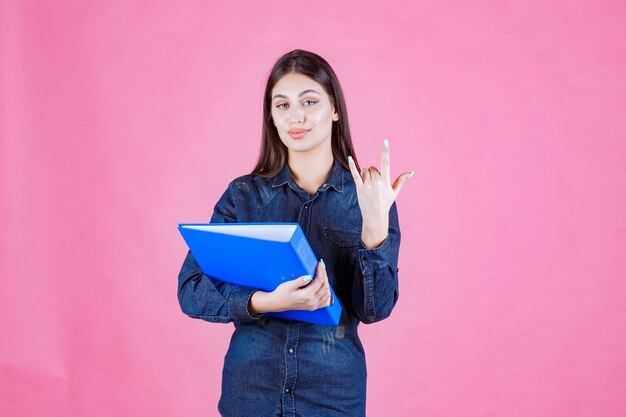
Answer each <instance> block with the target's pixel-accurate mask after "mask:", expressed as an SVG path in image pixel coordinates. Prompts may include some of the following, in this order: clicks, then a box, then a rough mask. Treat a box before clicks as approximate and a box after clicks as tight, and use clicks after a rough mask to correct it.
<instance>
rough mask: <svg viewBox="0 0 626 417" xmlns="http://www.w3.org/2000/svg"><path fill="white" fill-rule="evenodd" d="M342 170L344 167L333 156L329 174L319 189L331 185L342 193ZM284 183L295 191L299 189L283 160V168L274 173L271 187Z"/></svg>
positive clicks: (322, 189)
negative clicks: (276, 173)
mask: <svg viewBox="0 0 626 417" xmlns="http://www.w3.org/2000/svg"><path fill="white" fill-rule="evenodd" d="M344 170H345V168H344V167H343V166H342V165H341V164H340V163H339V161H338V160H337V158H334V161H333V167H332V169H331V171H330V175H329V176H328V178H327V179H326V181H325V182H324V184H323V185H322V186H321V187H320V190H321V191H326V190H327V189H328V188H329V187H333V188H334V189H335V190H337V191H338V192H340V193H342V192H343V181H344V178H343V176H344ZM284 184H289V186H290V187H291V188H293V189H294V190H296V191H297V190H298V189H299V187H298V186H297V185H296V181H295V180H294V179H293V176H292V175H291V170H290V169H289V164H288V163H287V162H285V165H283V168H282V169H281V170H280V172H279V173H278V175H276V177H275V179H274V183H273V184H272V187H273V188H276V187H280V186H281V185H284Z"/></svg>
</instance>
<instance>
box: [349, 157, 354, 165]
mask: <svg viewBox="0 0 626 417" xmlns="http://www.w3.org/2000/svg"><path fill="white" fill-rule="evenodd" d="M348 163H349V164H353V163H354V161H353V160H352V155H348Z"/></svg>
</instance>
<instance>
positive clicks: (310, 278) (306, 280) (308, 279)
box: [303, 275, 313, 282]
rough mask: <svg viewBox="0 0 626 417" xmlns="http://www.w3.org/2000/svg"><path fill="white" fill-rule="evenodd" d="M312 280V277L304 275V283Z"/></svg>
mask: <svg viewBox="0 0 626 417" xmlns="http://www.w3.org/2000/svg"><path fill="white" fill-rule="evenodd" d="M312 279H313V277H312V276H311V275H305V276H304V278H303V280H304V282H311V280H312Z"/></svg>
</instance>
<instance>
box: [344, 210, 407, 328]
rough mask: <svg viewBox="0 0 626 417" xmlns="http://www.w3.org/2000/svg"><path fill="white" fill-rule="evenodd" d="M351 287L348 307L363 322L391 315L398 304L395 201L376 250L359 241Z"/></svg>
mask: <svg viewBox="0 0 626 417" xmlns="http://www.w3.org/2000/svg"><path fill="white" fill-rule="evenodd" d="M357 251H358V252H357V260H358V262H357V265H356V268H355V277H354V281H353V282H354V284H353V286H352V307H353V309H354V311H355V313H356V316H357V317H358V318H359V320H360V321H361V322H363V323H374V322H377V321H380V320H383V319H385V318H387V317H389V315H390V314H391V311H392V310H393V308H394V307H395V305H396V303H397V301H398V296H399V294H398V254H399V252H400V225H399V222H398V209H397V206H396V202H395V201H394V203H393V204H392V205H391V208H390V209H389V232H388V234H387V238H386V239H385V240H384V241H383V243H382V244H381V245H380V246H378V247H377V248H373V249H367V248H366V247H365V246H364V245H363V242H362V241H361V247H360V248H359V249H358V250H357Z"/></svg>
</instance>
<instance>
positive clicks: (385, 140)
mask: <svg viewBox="0 0 626 417" xmlns="http://www.w3.org/2000/svg"><path fill="white" fill-rule="evenodd" d="M383 145H385V148H388V147H389V141H388V140H387V139H384V140H383Z"/></svg>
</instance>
